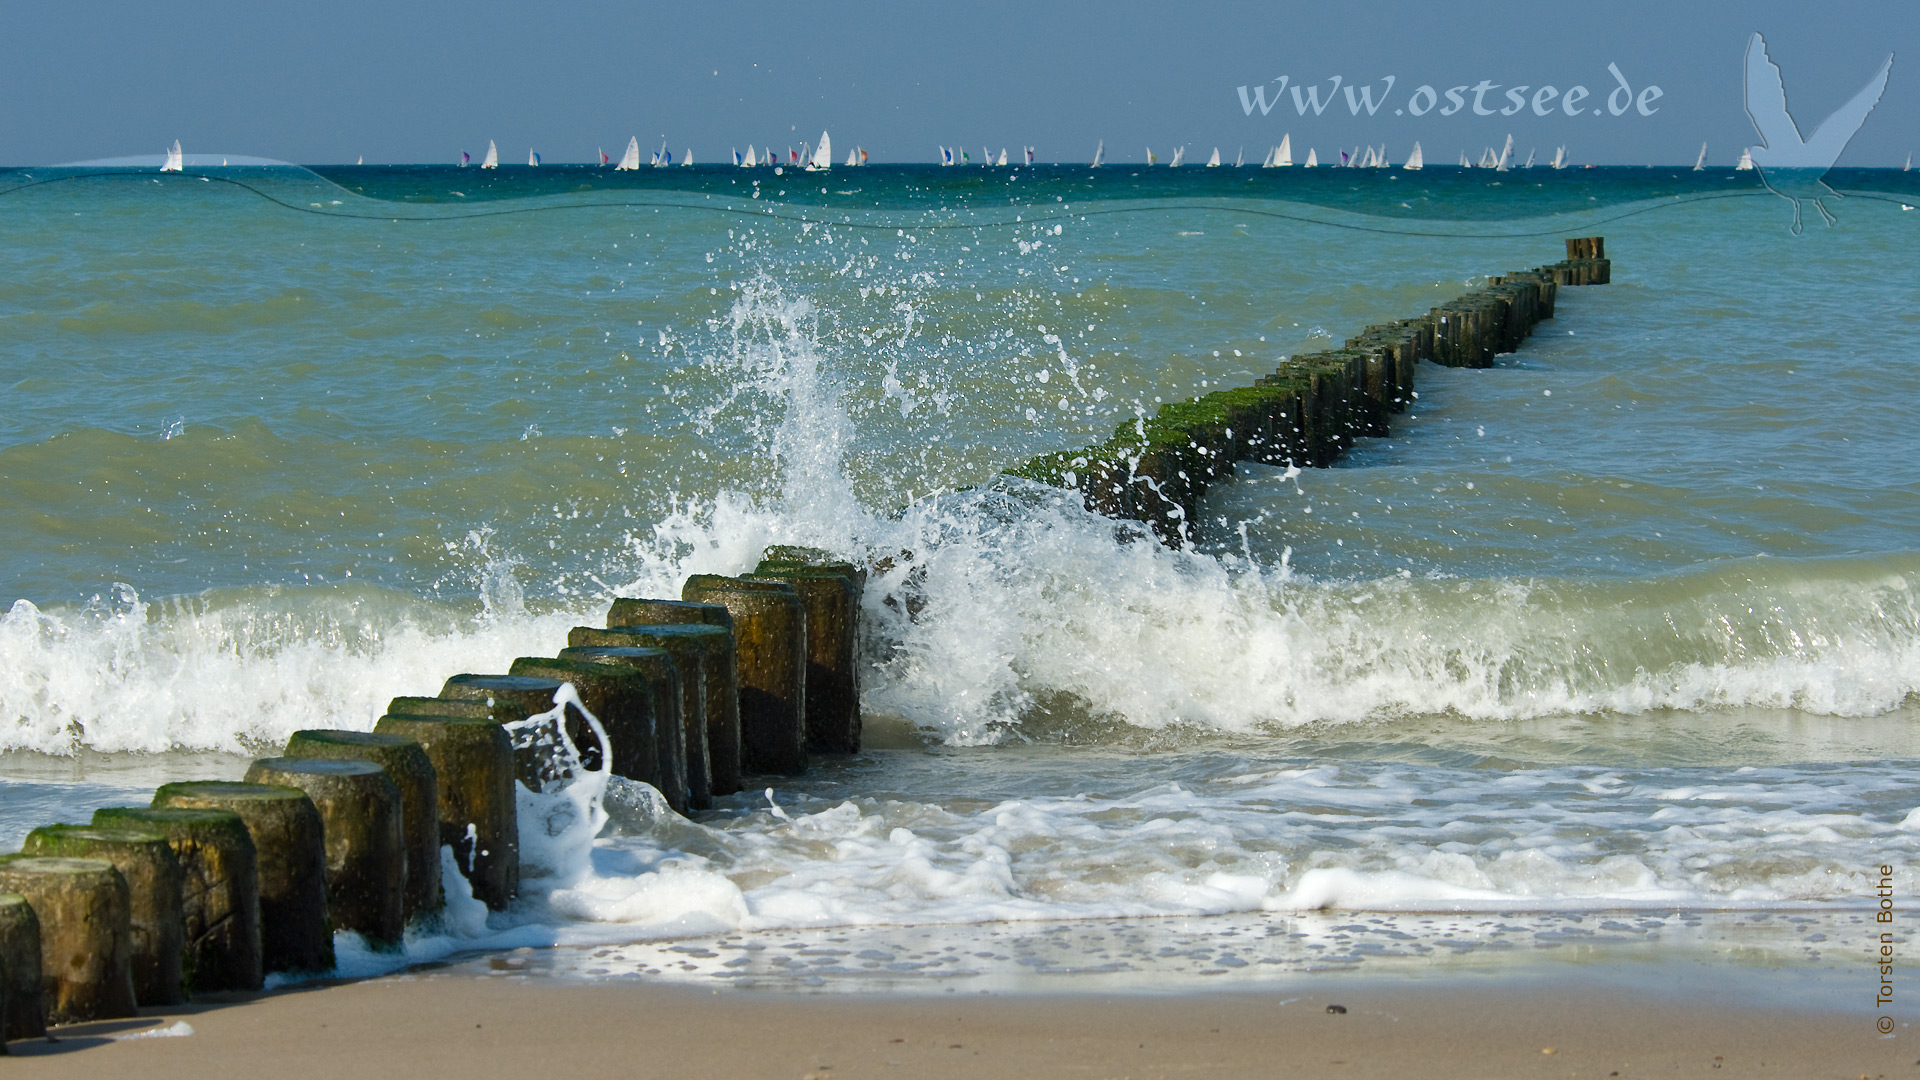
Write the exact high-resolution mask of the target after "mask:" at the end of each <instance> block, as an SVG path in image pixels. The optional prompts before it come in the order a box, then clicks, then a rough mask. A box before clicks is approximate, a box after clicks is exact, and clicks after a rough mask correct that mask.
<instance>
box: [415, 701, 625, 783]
mask: <svg viewBox="0 0 1920 1080" xmlns="http://www.w3.org/2000/svg"><path fill="white" fill-rule="evenodd" d="M560 686H561V680H559V679H543V678H536V677H533V676H529V675H490V674H474V673H465V674H460V675H455V676H453V677H452V678H450V679H448V680H447V681H446V683H445V684H444V685H442V686H441V687H440V696H441V697H442V698H451V699H453V700H456V701H461V700H464V701H475V702H484V703H485V704H486V706H487V708H488V715H489V716H491V717H492V718H493V720H494V721H495V722H496V723H500V724H517V723H519V722H520V721H522V720H525V719H526V718H528V717H529V716H538V715H540V714H541V713H544V712H551V711H553V695H554V694H555V693H557V692H558V691H559V689H560ZM565 722H566V731H567V738H569V739H572V740H573V745H574V746H575V747H576V748H578V749H579V751H580V757H581V761H582V763H583V764H584V765H585V766H586V767H588V768H593V769H597V768H599V767H600V747H599V745H598V743H597V742H596V741H595V740H594V738H593V733H592V732H591V731H590V730H588V728H587V725H586V722H585V721H583V720H581V719H580V718H579V717H577V716H574V715H572V713H571V712H569V713H568V715H567V718H566V721H565ZM513 761H514V776H515V778H516V779H518V780H519V781H520V782H521V783H523V784H525V785H527V789H528V790H530V791H540V790H542V789H544V788H545V787H546V785H547V782H548V781H549V780H552V779H554V777H553V775H552V770H553V762H552V756H551V754H550V753H549V752H548V751H547V750H546V748H544V747H541V746H538V745H534V744H533V743H531V742H528V741H526V740H524V739H516V740H514V748H513Z"/></svg>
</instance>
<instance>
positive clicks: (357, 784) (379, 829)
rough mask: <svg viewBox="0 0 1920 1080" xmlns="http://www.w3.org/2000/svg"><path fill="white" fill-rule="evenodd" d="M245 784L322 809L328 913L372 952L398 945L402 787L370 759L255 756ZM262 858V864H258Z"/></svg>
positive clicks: (402, 889)
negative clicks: (291, 791) (296, 793)
mask: <svg viewBox="0 0 1920 1080" xmlns="http://www.w3.org/2000/svg"><path fill="white" fill-rule="evenodd" d="M246 780H247V783H249V784H264V785H274V786H280V787H294V788H299V789H300V790H302V791H304V792H306V793H307V797H308V798H310V799H312V800H313V805H314V807H315V808H316V809H318V810H319V811H320V822H321V825H322V829H321V831H322V833H323V834H324V835H325V837H326V859H327V861H326V868H327V912H328V915H329V917H330V918H331V919H332V921H333V928H334V929H335V930H352V931H354V932H355V933H357V934H359V935H360V936H361V937H363V938H365V939H366V940H367V943H368V944H370V945H372V946H373V947H374V948H376V949H380V948H386V949H393V948H398V947H399V945H400V935H401V932H402V930H403V929H404V928H405V926H406V901H405V896H406V881H407V846H406V834H405V831H404V828H403V823H404V815H403V812H402V810H401V802H400V788H399V786H398V785H396V784H395V783H394V782H393V780H392V779H391V778H390V777H388V776H387V771H386V770H385V769H383V768H381V767H380V766H378V765H376V764H374V763H373V762H371V761H350V760H338V759H325V758H290V757H273V758H261V759H259V760H257V761H255V762H254V763H253V764H252V765H251V766H250V767H248V769H247V777H246ZM264 861H265V860H262V862H263V863H264Z"/></svg>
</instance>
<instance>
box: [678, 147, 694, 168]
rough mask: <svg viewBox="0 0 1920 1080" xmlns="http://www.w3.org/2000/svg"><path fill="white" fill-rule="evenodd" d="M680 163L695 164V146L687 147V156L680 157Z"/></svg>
mask: <svg viewBox="0 0 1920 1080" xmlns="http://www.w3.org/2000/svg"><path fill="white" fill-rule="evenodd" d="M680 164H682V165H691V164H693V147H691V146H689V147H687V153H686V156H684V157H682V158H681V159H680Z"/></svg>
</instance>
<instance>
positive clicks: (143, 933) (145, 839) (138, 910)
mask: <svg viewBox="0 0 1920 1080" xmlns="http://www.w3.org/2000/svg"><path fill="white" fill-rule="evenodd" d="M20 853H21V854H23V855H37V856H43V857H48V858H66V859H100V860H102V861H104V862H109V863H112V864H113V868H114V869H115V870H118V871H120V876H121V877H123V878H125V879H126V880H127V903H128V907H127V918H128V922H129V924H130V926H129V928H130V930H131V933H132V935H133V936H132V948H133V958H132V964H133V995H134V997H135V999H137V1000H138V1001H139V1002H140V1004H142V1005H178V1004H180V1003H181V1002H183V1001H185V1000H186V999H187V995H186V985H185V977H186V976H185V972H184V970H183V969H182V967H181V964H182V962H183V960H184V958H185V956H186V950H187V940H186V939H187V924H186V915H185V914H184V912H183V909H182V905H183V903H184V900H183V899H182V897H183V893H182V891H181V890H182V884H181V876H180V860H179V859H178V858H176V857H175V856H174V854H173V847H172V845H170V844H168V843H167V838H166V835H165V834H164V833H161V832H160V831H158V830H156V829H153V828H142V827H138V826H131V825H128V826H117V827H114V826H105V825H42V826H41V827H39V828H37V829H35V830H33V831H32V832H30V833H28V834H27V838H26V840H25V841H23V842H22V843H21V845H20Z"/></svg>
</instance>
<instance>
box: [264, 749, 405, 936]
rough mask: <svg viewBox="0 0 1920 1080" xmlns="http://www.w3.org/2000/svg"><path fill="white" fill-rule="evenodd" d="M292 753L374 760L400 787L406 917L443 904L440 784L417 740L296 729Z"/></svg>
mask: <svg viewBox="0 0 1920 1080" xmlns="http://www.w3.org/2000/svg"><path fill="white" fill-rule="evenodd" d="M286 756H287V757H290V758H337V759H342V760H353V761H371V762H373V763H374V764H375V765H378V766H380V767H381V768H382V769H385V770H386V771H387V779H389V780H392V781H393V782H394V785H395V786H396V787H398V788H399V789H400V810H401V815H400V816H401V827H402V829H403V830H404V832H405V836H406V848H407V884H406V892H405V906H406V917H407V918H408V919H412V918H413V917H414V916H415V915H420V914H424V913H426V912H429V911H437V910H439V907H440V811H439V806H440V785H439V780H438V776H437V774H436V773H435V772H434V768H433V761H432V760H431V759H430V758H428V757H427V751H426V748H425V747H423V746H421V745H420V743H419V741H418V740H415V739H409V738H407V737H406V736H404V735H395V734H392V733H390V732H388V733H382V732H372V731H296V732H294V733H293V737H292V738H290V739H288V740H287V748H286Z"/></svg>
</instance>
